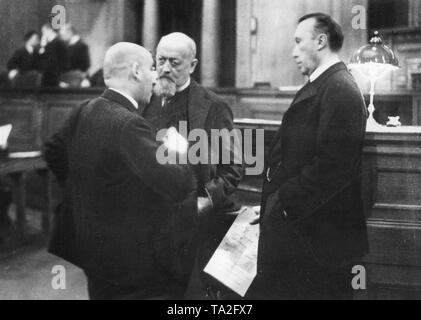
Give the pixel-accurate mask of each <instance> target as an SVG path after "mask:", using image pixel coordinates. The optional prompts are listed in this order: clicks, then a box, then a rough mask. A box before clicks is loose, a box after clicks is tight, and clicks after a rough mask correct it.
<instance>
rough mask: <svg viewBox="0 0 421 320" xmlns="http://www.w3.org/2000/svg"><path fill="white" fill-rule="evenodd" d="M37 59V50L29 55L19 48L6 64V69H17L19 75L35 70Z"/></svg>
mask: <svg viewBox="0 0 421 320" xmlns="http://www.w3.org/2000/svg"><path fill="white" fill-rule="evenodd" d="M38 59H39V57H38V51H37V50H34V52H33V53H32V54H30V53H29V52H28V51H27V50H26V48H20V49H18V50H16V52H15V53H14V54H13V56H12V57H11V58H10V60H9V62H8V63H7V68H8V69H9V70H13V69H17V70H19V72H20V73H25V72H28V71H33V70H37V68H38Z"/></svg>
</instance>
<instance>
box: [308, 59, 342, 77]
mask: <svg viewBox="0 0 421 320" xmlns="http://www.w3.org/2000/svg"><path fill="white" fill-rule="evenodd" d="M339 62H341V60H339V58H337V57H335V58H332V59H330V60H329V61H327V62H326V63H325V64H322V65H320V66H319V67H317V69H316V70H314V72H313V73H312V74H311V75H310V77H309V78H310V82H314V81H315V80H316V79H317V78H318V77H320V76H321V75H322V74H323V73H324V72H325V71H326V70H327V69H329V68H330V67H331V66H333V65H335V64H337V63H339Z"/></svg>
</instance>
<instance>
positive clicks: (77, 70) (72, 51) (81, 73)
mask: <svg viewBox="0 0 421 320" xmlns="http://www.w3.org/2000/svg"><path fill="white" fill-rule="evenodd" d="M60 39H61V40H62V41H64V43H66V45H67V53H68V59H69V61H68V65H67V69H66V73H65V74H64V75H63V76H62V78H61V80H62V82H64V83H67V84H68V85H69V86H72V87H80V86H82V87H86V86H89V82H86V81H87V77H88V70H89V68H90V66H91V60H90V57H89V47H88V45H87V44H86V43H84V42H83V41H82V39H81V37H80V35H79V34H78V33H77V32H76V29H75V28H74V27H73V26H72V25H71V24H66V25H65V26H64V27H62V28H61V29H60ZM84 80H86V81H85V82H83V81H84Z"/></svg>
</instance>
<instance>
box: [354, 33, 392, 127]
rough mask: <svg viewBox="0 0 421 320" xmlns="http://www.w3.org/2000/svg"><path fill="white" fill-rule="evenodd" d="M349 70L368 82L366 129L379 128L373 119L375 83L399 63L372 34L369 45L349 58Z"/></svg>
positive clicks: (387, 48) (375, 35) (377, 35)
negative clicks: (368, 103) (357, 73)
mask: <svg viewBox="0 0 421 320" xmlns="http://www.w3.org/2000/svg"><path fill="white" fill-rule="evenodd" d="M349 66H350V67H351V68H356V69H358V70H359V71H360V72H361V73H362V74H363V75H364V76H365V77H366V78H368V79H369V80H370V84H371V89H370V105H369V107H368V112H369V118H368V121H367V128H368V129H376V128H379V127H381V125H380V124H378V123H377V121H376V120H375V119H374V116H373V115H374V111H375V110H376V109H375V107H374V94H375V91H374V89H375V85H376V81H377V80H378V79H379V78H380V77H382V76H383V75H384V74H385V73H387V72H389V71H393V70H397V69H399V61H398V59H397V58H396V56H395V54H394V53H393V51H392V50H391V49H390V48H389V47H388V46H386V45H384V44H383V40H382V38H381V37H380V36H379V32H378V31H375V32H374V37H373V38H371V40H370V44H368V45H365V46H363V47H361V48H360V49H359V50H358V51H357V52H356V53H354V55H353V56H352V58H351V63H350V64H349Z"/></svg>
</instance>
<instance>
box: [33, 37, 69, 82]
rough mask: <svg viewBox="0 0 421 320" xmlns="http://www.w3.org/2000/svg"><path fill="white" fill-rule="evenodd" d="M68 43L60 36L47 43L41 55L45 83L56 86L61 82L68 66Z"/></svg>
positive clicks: (41, 68)
mask: <svg viewBox="0 0 421 320" xmlns="http://www.w3.org/2000/svg"><path fill="white" fill-rule="evenodd" d="M68 61H69V60H68V51H67V47H66V44H65V43H64V42H63V41H61V40H60V39H59V38H58V37H57V38H55V39H54V40H53V41H51V42H50V43H48V44H47V46H46V47H45V52H44V53H43V54H41V55H40V59H39V70H40V71H41V72H42V73H43V85H44V86H47V87H54V86H57V85H58V84H59V78H60V75H61V74H63V73H64V72H65V71H66V70H67V67H68Z"/></svg>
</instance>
